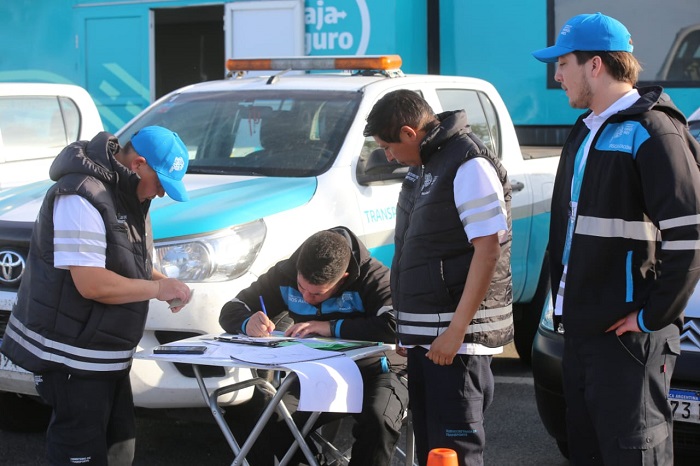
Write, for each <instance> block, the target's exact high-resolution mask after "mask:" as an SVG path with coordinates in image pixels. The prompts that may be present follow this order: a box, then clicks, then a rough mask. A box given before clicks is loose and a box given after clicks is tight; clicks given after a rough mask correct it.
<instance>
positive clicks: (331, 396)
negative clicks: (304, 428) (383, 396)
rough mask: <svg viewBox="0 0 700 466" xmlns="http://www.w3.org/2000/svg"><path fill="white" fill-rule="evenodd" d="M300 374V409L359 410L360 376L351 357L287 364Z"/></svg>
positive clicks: (360, 395) (360, 407)
mask: <svg viewBox="0 0 700 466" xmlns="http://www.w3.org/2000/svg"><path fill="white" fill-rule="evenodd" d="M288 367H289V368H290V369H292V370H293V371H294V372H295V373H296V374H297V376H298V377H299V382H300V383H301V394H300V396H299V407H298V410H299V411H323V412H327V413H359V412H361V411H362V392H363V390H362V375H361V374H360V370H359V369H358V368H357V364H355V361H353V360H352V359H350V358H347V357H340V358H330V359H324V360H322V361H313V362H299V363H294V364H289V366H288Z"/></svg>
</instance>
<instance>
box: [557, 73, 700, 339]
mask: <svg viewBox="0 0 700 466" xmlns="http://www.w3.org/2000/svg"><path fill="white" fill-rule="evenodd" d="M639 93H640V96H641V97H640V99H639V100H638V101H637V102H636V103H635V104H633V105H632V106H631V107H630V108H628V109H626V110H623V111H621V112H619V113H617V114H615V115H612V116H610V118H608V120H607V121H606V122H605V123H604V124H603V126H602V127H601V128H600V129H599V130H598V133H597V134H596V136H595V139H594V140H593V141H592V143H591V148H590V152H589V155H588V160H587V162H586V167H585V173H584V176H583V184H582V186H581V193H580V197H579V202H578V217H577V223H576V227H575V230H574V235H573V240H572V244H571V251H570V256H569V263H568V271H567V276H566V291H565V293H564V302H563V323H564V329H565V331H566V333H567V334H568V335H593V334H599V333H602V332H604V331H605V330H606V329H607V328H609V327H610V326H611V325H612V324H613V323H615V322H616V321H617V320H619V319H620V318H622V317H624V316H626V315H627V314H629V313H631V312H634V311H638V310H640V309H643V311H642V314H641V315H642V317H641V319H642V325H643V327H645V328H646V329H647V330H650V331H653V330H659V329H661V328H663V327H665V326H667V325H669V324H672V323H675V324H676V325H678V326H679V327H682V313H683V309H684V308H685V306H686V304H687V302H688V299H689V297H690V295H691V293H692V292H693V289H694V288H695V284H696V283H697V281H698V278H700V254H698V252H699V251H700V172H699V171H698V165H697V160H696V157H697V156H698V152H700V150H699V148H698V144H697V142H696V141H695V140H694V139H693V138H692V136H690V134H689V133H688V130H687V126H686V120H685V117H684V116H683V114H682V113H681V112H680V111H679V110H678V109H677V108H676V107H675V106H674V105H673V103H672V102H671V100H670V98H669V97H668V96H667V95H666V94H665V93H663V90H662V89H661V88H660V87H651V88H644V89H639ZM588 114H589V113H586V114H584V115H582V116H581V117H580V118H579V120H578V121H577V123H576V125H575V127H574V129H573V130H572V132H571V134H570V135H569V138H568V140H567V141H566V144H565V145H564V148H563V152H562V156H561V160H560V162H559V168H558V171H557V176H556V180H555V187H554V193H553V198H552V199H553V200H552V221H551V225H550V248H549V251H550V260H551V270H552V288H553V290H552V291H553V293H554V295H555V296H556V294H557V292H558V288H559V283H560V280H561V276H562V273H563V265H562V255H563V250H564V243H565V238H566V230H567V222H568V217H569V201H570V199H571V182H572V175H573V171H574V159H575V157H576V152H577V151H578V149H579V146H580V145H581V143H582V142H583V140H584V139H585V137H586V136H587V135H588V134H589V130H588V128H587V127H586V125H585V124H584V123H583V119H584V118H585V117H586V116H587V115H588ZM559 299H561V298H559Z"/></svg>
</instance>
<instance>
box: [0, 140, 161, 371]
mask: <svg viewBox="0 0 700 466" xmlns="http://www.w3.org/2000/svg"><path fill="white" fill-rule="evenodd" d="M118 149H119V144H118V141H117V139H116V138H115V137H114V136H111V135H109V134H108V133H106V132H102V133H100V134H98V135H97V136H96V137H95V138H94V139H92V140H91V141H78V142H75V143H73V144H70V145H69V146H67V147H66V148H65V149H64V150H63V151H62V152H61V153H60V154H59V155H58V157H57V158H56V160H55V161H54V163H53V165H52V167H51V171H50V175H51V178H52V179H54V180H57V183H56V184H54V185H53V186H52V187H51V188H50V189H49V191H48V192H47V194H46V196H45V198H44V202H43V204H42V206H41V210H40V212H39V216H38V218H37V221H36V223H35V225H34V229H33V232H32V240H31V247H30V250H29V258H28V264H27V269H26V270H25V276H24V278H23V280H22V283H21V285H20V288H19V292H18V296H17V304H16V305H15V307H14V309H13V311H12V315H11V317H10V321H9V323H8V325H7V329H6V331H5V337H4V339H3V342H2V348H1V349H2V352H3V354H5V355H6V356H8V357H9V358H10V359H11V360H12V361H13V362H14V363H15V364H17V365H19V366H21V367H24V368H25V369H27V370H29V371H31V372H35V373H42V372H46V371H64V372H69V373H71V374H77V375H83V376H84V375H89V376H96V375H98V376H105V377H109V376H116V375H121V374H123V373H124V372H125V371H128V369H129V368H130V366H131V356H132V355H133V353H134V351H135V348H136V345H137V344H138V342H139V340H140V339H141V336H142V335H143V329H144V326H145V323H146V314H147V312H148V301H140V302H135V303H128V304H121V305H110V304H103V303H100V302H97V301H93V300H89V299H85V298H83V297H82V295H81V294H80V293H79V292H78V290H77V288H76V286H75V284H74V283H73V280H72V277H71V274H70V271H69V270H64V269H57V268H55V267H54V262H53V255H54V246H53V239H54V223H53V207H54V201H55V200H56V196H59V195H69V194H77V195H79V196H82V197H84V198H85V199H87V200H88V201H89V202H90V203H91V204H92V205H93V206H95V208H96V209H97V210H98V211H99V213H100V215H101V216H102V219H103V221H104V223H105V227H106V241H107V244H106V251H105V254H106V268H107V269H108V270H111V271H113V272H115V273H117V274H119V275H122V276H124V277H128V278H142V279H150V278H151V274H152V270H153V266H152V263H151V259H150V254H149V252H150V249H151V244H150V238H149V236H150V235H148V234H147V231H148V228H147V224H148V221H147V211H148V207H149V205H150V202H145V203H144V204H141V203H140V202H139V200H138V197H137V195H136V187H137V185H138V177H137V175H136V174H134V173H133V172H131V171H130V170H128V169H127V168H126V167H124V166H123V165H121V164H120V163H119V162H117V161H116V159H115V158H114V154H115V153H116V152H117V151H118Z"/></svg>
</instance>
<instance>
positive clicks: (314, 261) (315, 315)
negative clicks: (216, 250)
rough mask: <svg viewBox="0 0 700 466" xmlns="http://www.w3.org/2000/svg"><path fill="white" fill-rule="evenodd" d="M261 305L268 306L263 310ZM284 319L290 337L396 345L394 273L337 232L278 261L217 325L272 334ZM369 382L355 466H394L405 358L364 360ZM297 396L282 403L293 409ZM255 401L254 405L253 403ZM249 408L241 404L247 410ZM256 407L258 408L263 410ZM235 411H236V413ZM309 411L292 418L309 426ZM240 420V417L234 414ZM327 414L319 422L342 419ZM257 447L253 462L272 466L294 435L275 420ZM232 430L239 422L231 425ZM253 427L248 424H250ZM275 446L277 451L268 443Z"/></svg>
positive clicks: (358, 427) (360, 416) (342, 229)
mask: <svg viewBox="0 0 700 466" xmlns="http://www.w3.org/2000/svg"><path fill="white" fill-rule="evenodd" d="M263 303H264V306H265V309H263ZM273 321H277V322H278V324H279V322H280V321H286V324H285V325H284V327H285V329H284V330H285V333H286V334H287V335H293V336H296V337H300V338H303V337H305V336H323V337H338V338H346V339H351V340H368V341H378V342H384V343H394V342H395V340H396V321H395V314H394V310H393V309H392V307H391V293H390V290H389V269H388V268H387V267H386V266H385V265H383V264H382V263H381V262H379V261H378V260H376V259H374V258H372V257H370V255H369V251H368V250H367V248H366V247H365V246H364V245H363V244H362V243H361V242H360V240H359V239H358V238H357V237H356V236H355V235H354V234H353V233H352V232H351V231H350V230H349V229H347V228H345V227H335V228H333V229H330V230H324V231H320V232H317V233H315V234H313V235H312V236H310V237H309V238H308V239H307V240H306V241H304V243H303V244H302V245H301V247H300V248H299V249H297V251H296V252H294V254H292V256H291V257H290V258H289V259H286V260H283V261H280V262H278V263H277V264H276V265H274V266H273V267H272V268H271V269H270V270H268V271H267V272H266V273H264V274H263V275H261V276H260V278H258V280H257V281H256V282H255V283H253V284H252V285H251V286H250V287H248V288H246V289H245V290H243V291H241V292H240V293H238V295H237V296H236V298H235V299H233V300H231V301H229V302H228V303H226V304H225V305H224V306H223V308H222V310H221V315H220V317H219V323H220V324H221V326H222V327H223V329H224V330H226V331H227V332H230V333H245V334H247V335H250V336H266V335H268V334H269V333H270V332H271V331H273V330H274V329H275V328H276V326H275V324H274V323H273ZM358 366H359V368H360V373H361V374H362V380H363V384H364V397H363V409H362V412H361V413H358V414H353V416H354V417H355V419H356V420H357V424H356V426H355V428H354V429H353V436H354V437H355V443H354V444H353V448H352V459H351V464H352V465H357V466H372V465H376V466H389V465H390V464H391V458H392V455H393V452H394V448H395V446H396V442H397V441H398V439H399V434H400V429H401V421H402V417H403V414H404V411H405V409H406V408H407V405H408V392H407V389H406V380H405V378H404V377H403V376H402V371H403V368H404V358H402V357H399V356H397V355H396V354H395V353H394V352H391V354H386V355H383V356H377V357H373V358H367V359H363V360H361V361H358ZM297 397H298V392H297V393H295V394H294V395H291V396H290V397H287V398H286V399H285V400H284V402H285V404H286V405H287V407H288V408H291V409H290V412H294V409H295V406H296V404H297V402H298V398H297ZM251 403H253V404H255V400H253V401H252V402H251ZM247 408H249V407H245V406H244V407H242V409H244V410H245V409H247ZM259 408H260V407H259V406H258V407H255V408H254V409H259ZM234 409H235V408H234ZM307 414H308V413H302V412H297V413H296V414H295V415H294V418H295V420H296V422H297V424H299V423H303V422H304V421H305V420H306V417H307V416H306V415H307ZM235 417H236V418H237V419H239V420H240V419H241V418H242V417H245V416H242V415H240V413H239V415H237V416H235ZM337 418H338V415H337V414H323V415H322V416H321V418H320V419H319V422H318V425H322V424H324V423H326V422H328V421H330V420H333V419H337ZM270 423H271V424H272V426H270V427H268V428H267V429H266V432H265V433H264V434H263V438H261V439H260V441H259V442H257V443H256V446H255V447H254V451H253V452H252V454H253V455H252V457H253V458H254V462H253V463H252V464H255V465H262V464H272V461H273V458H272V453H273V450H275V451H276V452H277V454H278V456H279V457H280V459H281V455H282V453H284V452H285V451H286V449H287V448H288V447H289V445H290V444H291V441H292V438H291V434H289V430H288V429H287V427H286V425H279V426H278V425H276V424H283V422H277V423H275V422H274V421H272V420H271V422H270ZM232 424H233V426H232V427H233V428H234V429H236V428H237V425H236V424H238V423H237V422H233V423H232ZM246 427H247V426H246ZM266 442H272V445H271V446H265V443H266Z"/></svg>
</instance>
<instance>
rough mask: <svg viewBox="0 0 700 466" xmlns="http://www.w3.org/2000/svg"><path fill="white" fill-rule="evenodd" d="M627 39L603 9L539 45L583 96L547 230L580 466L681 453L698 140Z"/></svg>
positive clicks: (698, 205)
mask: <svg viewBox="0 0 700 466" xmlns="http://www.w3.org/2000/svg"><path fill="white" fill-rule="evenodd" d="M632 51H633V46H632V39H631V35H630V33H629V31H628V30H627V28H626V27H625V26H624V25H623V24H622V23H620V22H619V21H618V20H616V19H614V18H611V17H609V16H605V15H603V14H601V13H595V14H583V15H578V16H575V17H573V18H571V19H570V20H569V21H567V22H566V24H565V25H564V27H563V28H562V29H561V32H560V33H559V36H558V37H557V40H556V43H555V45H553V46H551V47H547V48H545V49H542V50H538V51H536V52H533V55H534V56H535V58H537V59H538V60H540V61H543V62H546V63H556V64H557V65H556V66H557V71H556V74H555V75H554V79H555V80H556V81H557V82H559V83H561V86H562V88H563V89H564V90H565V91H566V95H567V97H568V98H569V104H570V105H571V106H572V107H573V108H580V109H588V111H586V113H584V114H583V115H582V116H581V117H579V119H578V121H577V122H576V124H575V125H574V128H573V130H572V131H571V134H570V135H569V137H568V139H567V141H566V143H565V145H564V148H563V151H562V155H561V160H560V163H559V170H558V172H557V176H556V179H555V185H554V193H553V198H552V220H551V226H550V238H549V254H550V259H551V271H552V293H553V295H554V297H555V306H554V308H555V319H556V325H558V326H559V327H560V329H562V330H563V331H564V332H565V333H564V341H565V348H564V358H563V371H564V395H565V398H566V404H567V431H568V444H569V452H570V459H571V463H572V464H574V465H579V464H580V465H595V464H606V465H612V464H615V465H642V464H664V465H666V464H673V435H672V434H673V426H672V420H673V417H672V411H671V407H670V405H669V402H668V399H667V398H668V390H669V385H670V380H671V375H672V374H673V369H674V365H675V361H676V357H677V356H678V354H679V353H680V341H679V329H680V328H682V325H683V309H684V308H685V306H686V303H687V302H688V298H689V296H690V294H691V293H692V292H693V289H694V288H695V285H696V283H697V281H698V278H699V277H700V255H699V254H698V250H699V248H700V243H699V242H698V239H699V238H700V174H699V172H698V166H697V160H698V155H699V154H700V147H698V144H697V142H695V141H694V140H693V138H692V137H691V136H690V135H689V133H688V130H687V125H686V120H685V117H684V116H683V114H682V113H681V112H680V111H679V110H678V109H677V108H676V107H675V105H673V103H672V102H671V99H670V98H669V97H668V95H666V94H665V93H664V92H663V89H662V88H661V87H658V86H652V87H647V88H637V87H635V86H636V83H637V77H638V75H639V71H640V69H641V68H640V65H639V63H638V62H637V60H636V58H635V57H634V56H633V55H632Z"/></svg>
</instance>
